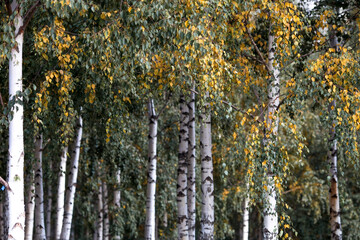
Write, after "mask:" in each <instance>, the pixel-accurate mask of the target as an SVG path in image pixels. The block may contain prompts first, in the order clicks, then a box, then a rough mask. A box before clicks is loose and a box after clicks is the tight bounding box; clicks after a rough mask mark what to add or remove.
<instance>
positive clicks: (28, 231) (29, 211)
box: [25, 167, 35, 240]
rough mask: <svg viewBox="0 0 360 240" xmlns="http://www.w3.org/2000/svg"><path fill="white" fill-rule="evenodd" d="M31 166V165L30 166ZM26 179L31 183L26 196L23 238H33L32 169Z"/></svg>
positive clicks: (33, 192)
mask: <svg viewBox="0 0 360 240" xmlns="http://www.w3.org/2000/svg"><path fill="white" fill-rule="evenodd" d="M31 168H32V167H31ZM28 181H29V182H30V183H31V185H30V186H29V189H28V192H27V194H26V195H27V198H26V201H27V202H26V217H25V240H32V239H33V232H34V209H35V183H34V171H33V170H31V176H29V178H28Z"/></svg>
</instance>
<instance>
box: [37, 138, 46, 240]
mask: <svg viewBox="0 0 360 240" xmlns="http://www.w3.org/2000/svg"><path fill="white" fill-rule="evenodd" d="M42 151H43V137H42V134H38V135H37V136H35V159H36V163H35V239H37V240H44V239H46V234H45V219H44V188H43V171H42Z"/></svg>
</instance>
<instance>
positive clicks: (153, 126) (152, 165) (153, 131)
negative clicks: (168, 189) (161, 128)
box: [145, 99, 158, 240]
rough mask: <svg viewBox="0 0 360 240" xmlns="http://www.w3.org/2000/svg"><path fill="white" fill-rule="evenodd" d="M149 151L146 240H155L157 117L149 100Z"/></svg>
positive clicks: (151, 101) (152, 103)
mask: <svg viewBox="0 0 360 240" xmlns="http://www.w3.org/2000/svg"><path fill="white" fill-rule="evenodd" d="M148 111H149V151H148V167H147V172H148V174H147V177H148V180H147V189H146V222H145V240H155V194H156V157H157V156H156V141H157V121H158V120H157V116H156V113H155V107H154V101H153V100H152V99H149V103H148Z"/></svg>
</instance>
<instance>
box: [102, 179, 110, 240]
mask: <svg viewBox="0 0 360 240" xmlns="http://www.w3.org/2000/svg"><path fill="white" fill-rule="evenodd" d="M102 187H103V189H102V190H103V205H104V208H103V209H104V215H103V218H104V240H109V232H110V221H109V205H108V202H109V199H108V188H107V184H106V182H102Z"/></svg>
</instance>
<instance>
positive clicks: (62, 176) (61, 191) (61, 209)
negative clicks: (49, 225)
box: [55, 147, 68, 239]
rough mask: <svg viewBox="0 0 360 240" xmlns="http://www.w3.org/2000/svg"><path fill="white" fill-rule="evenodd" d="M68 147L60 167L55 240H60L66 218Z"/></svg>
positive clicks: (65, 148)
mask: <svg viewBox="0 0 360 240" xmlns="http://www.w3.org/2000/svg"><path fill="white" fill-rule="evenodd" d="M67 152H68V147H64V148H63V149H62V151H61V158H60V167H59V179H58V180H59V185H58V193H57V204H56V207H57V209H56V226H55V238H56V239H60V236H61V229H62V223H63V218H64V201H65V177H66V160H67Z"/></svg>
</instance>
